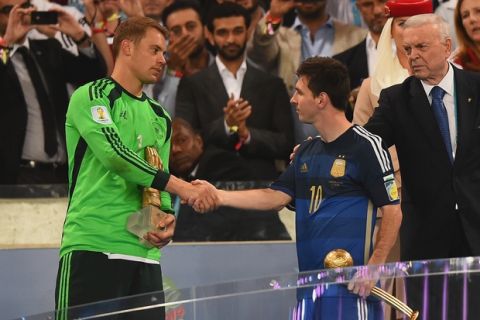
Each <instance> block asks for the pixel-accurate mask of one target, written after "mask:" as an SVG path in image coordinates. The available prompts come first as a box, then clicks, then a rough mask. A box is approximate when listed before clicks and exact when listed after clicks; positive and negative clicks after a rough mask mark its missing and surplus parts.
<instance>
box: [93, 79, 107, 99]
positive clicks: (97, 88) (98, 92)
mask: <svg viewBox="0 0 480 320" xmlns="http://www.w3.org/2000/svg"><path fill="white" fill-rule="evenodd" d="M106 80H107V79H101V80H100V81H99V82H98V84H97V85H96V86H95V99H99V98H100V97H101V96H102V95H101V88H102V87H103V84H104V83H105V82H106Z"/></svg>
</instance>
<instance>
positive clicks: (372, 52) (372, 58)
mask: <svg viewBox="0 0 480 320" xmlns="http://www.w3.org/2000/svg"><path fill="white" fill-rule="evenodd" d="M365 40H366V50H367V64H368V75H369V76H371V75H373V71H375V66H376V65H377V56H378V54H377V44H376V43H375V41H373V38H372V35H371V34H370V32H369V33H368V34H367V38H366V39H365Z"/></svg>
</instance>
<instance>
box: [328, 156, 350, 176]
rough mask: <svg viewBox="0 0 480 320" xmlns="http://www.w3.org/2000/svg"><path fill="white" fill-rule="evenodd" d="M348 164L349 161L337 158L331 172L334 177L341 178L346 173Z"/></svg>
mask: <svg viewBox="0 0 480 320" xmlns="http://www.w3.org/2000/svg"><path fill="white" fill-rule="evenodd" d="M346 166H347V161H346V160H345V159H335V161H334V162H333V165H332V169H330V174H331V175H332V177H334V178H340V177H343V176H344V175H345V168H346Z"/></svg>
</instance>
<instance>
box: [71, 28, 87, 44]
mask: <svg viewBox="0 0 480 320" xmlns="http://www.w3.org/2000/svg"><path fill="white" fill-rule="evenodd" d="M88 38H90V37H89V35H88V33H87V32H86V31H84V32H83V37H81V38H80V39H79V40H75V39H73V42H75V43H76V44H77V46H78V45H81V44H82V43H84V42H85V41H86V40H88Z"/></svg>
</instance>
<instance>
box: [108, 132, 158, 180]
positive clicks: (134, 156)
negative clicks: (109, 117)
mask: <svg viewBox="0 0 480 320" xmlns="http://www.w3.org/2000/svg"><path fill="white" fill-rule="evenodd" d="M107 131H108V132H109V133H110V134H111V136H112V137H113V141H114V142H115V143H116V145H117V146H118V147H119V148H120V149H119V150H120V151H121V152H124V154H125V156H127V157H128V156H129V157H131V159H132V160H134V161H137V163H138V164H139V165H143V166H144V168H145V170H153V171H152V173H153V174H156V173H157V169H155V168H153V167H151V166H150V165H149V164H148V163H147V162H146V161H145V160H144V159H142V158H140V157H139V156H138V155H137V154H136V153H135V152H133V151H132V150H130V149H129V148H127V147H126V146H125V145H124V144H123V143H122V140H121V139H120V137H119V136H118V134H117V133H116V132H115V131H114V130H113V129H112V128H107Z"/></svg>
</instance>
